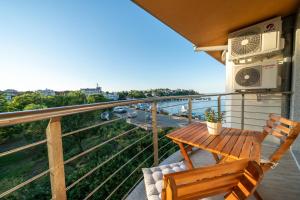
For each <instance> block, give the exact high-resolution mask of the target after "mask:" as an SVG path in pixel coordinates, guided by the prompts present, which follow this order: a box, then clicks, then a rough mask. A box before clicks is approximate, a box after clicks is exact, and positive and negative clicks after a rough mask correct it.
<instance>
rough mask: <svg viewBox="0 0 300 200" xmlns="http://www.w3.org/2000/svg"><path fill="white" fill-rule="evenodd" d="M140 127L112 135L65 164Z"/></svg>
mask: <svg viewBox="0 0 300 200" xmlns="http://www.w3.org/2000/svg"><path fill="white" fill-rule="evenodd" d="M139 128H140V127H135V128H133V129H130V130H128V131H125V132H123V133H121V134H119V135H117V136H115V137H112V138H110V139H109V140H106V141H105V142H102V143H101V144H98V145H96V146H93V147H91V148H89V149H87V150H85V151H83V152H81V153H80V154H77V155H76V156H73V157H72V158H69V159H68V160H66V161H65V162H64V164H68V163H69V162H72V161H73V160H75V159H77V158H79V157H81V156H84V155H85V154H87V153H90V152H91V151H94V150H95V149H98V148H99V147H101V146H103V145H105V144H107V143H109V142H111V141H113V140H115V139H117V138H119V137H122V136H124V135H126V134H128V133H130V132H132V131H134V130H137V129H139Z"/></svg>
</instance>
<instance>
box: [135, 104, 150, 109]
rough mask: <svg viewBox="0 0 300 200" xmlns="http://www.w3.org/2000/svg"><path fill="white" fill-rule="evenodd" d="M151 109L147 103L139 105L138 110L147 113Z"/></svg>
mask: <svg viewBox="0 0 300 200" xmlns="http://www.w3.org/2000/svg"><path fill="white" fill-rule="evenodd" d="M149 107H150V105H149V104H147V103H139V104H138V105H137V109H140V110H145V111H147V110H148V109H149Z"/></svg>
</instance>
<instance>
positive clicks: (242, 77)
mask: <svg viewBox="0 0 300 200" xmlns="http://www.w3.org/2000/svg"><path fill="white" fill-rule="evenodd" d="M260 68H261V66H254V67H245V68H243V69H241V70H240V71H238V72H237V73H236V75H235V81H236V83H237V84H239V85H240V86H244V87H251V86H259V85H260V74H261V71H260V70H259V69H260Z"/></svg>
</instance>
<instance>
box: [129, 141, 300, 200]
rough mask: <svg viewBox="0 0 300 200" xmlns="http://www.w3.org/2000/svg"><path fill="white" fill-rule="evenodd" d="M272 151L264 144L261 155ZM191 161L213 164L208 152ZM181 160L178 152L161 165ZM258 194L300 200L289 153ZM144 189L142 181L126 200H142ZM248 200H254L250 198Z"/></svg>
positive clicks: (297, 176)
mask: <svg viewBox="0 0 300 200" xmlns="http://www.w3.org/2000/svg"><path fill="white" fill-rule="evenodd" d="M273 149H274V147H273V145H270V144H268V143H267V144H264V145H263V150H262V152H263V153H262V155H263V156H264V157H267V155H270V153H271V152H272V150H273ZM191 159H192V161H193V163H194V165H195V166H196V167H197V166H205V165H210V164H213V163H214V159H213V157H212V155H211V154H210V153H208V152H205V151H202V150H197V151H195V152H193V153H192V155H191ZM180 160H182V156H181V155H180V153H179V152H176V153H175V154H173V155H172V156H170V157H169V158H168V159H166V160H165V161H163V162H162V163H161V164H168V163H172V162H178V161H180ZM258 192H259V193H260V195H261V196H262V197H263V199H266V200H268V199H269V200H299V199H300V171H299V169H298V168H297V165H296V163H295V161H294V159H293V157H292V155H291V153H290V152H287V153H286V154H285V155H284V157H283V158H282V160H281V162H280V164H279V165H278V166H277V167H276V168H275V169H273V170H270V171H269V172H267V173H266V174H265V177H264V179H263V182H262V184H261V185H260V186H259V188H258ZM144 199H146V196H145V188H144V183H143V181H142V182H141V183H139V184H138V186H137V187H136V188H135V190H133V191H132V193H131V194H130V195H129V196H128V197H127V200H144ZM207 199H211V200H215V199H216V200H217V199H223V198H222V196H218V197H213V198H207ZM250 199H255V198H254V197H251V198H250Z"/></svg>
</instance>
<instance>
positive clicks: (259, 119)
mask: <svg viewBox="0 0 300 200" xmlns="http://www.w3.org/2000/svg"><path fill="white" fill-rule="evenodd" d="M226 117H232V118H242V117H241V116H233V115H226ZM244 119H250V120H258V121H266V120H267V119H261V118H252V117H244Z"/></svg>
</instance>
